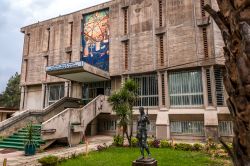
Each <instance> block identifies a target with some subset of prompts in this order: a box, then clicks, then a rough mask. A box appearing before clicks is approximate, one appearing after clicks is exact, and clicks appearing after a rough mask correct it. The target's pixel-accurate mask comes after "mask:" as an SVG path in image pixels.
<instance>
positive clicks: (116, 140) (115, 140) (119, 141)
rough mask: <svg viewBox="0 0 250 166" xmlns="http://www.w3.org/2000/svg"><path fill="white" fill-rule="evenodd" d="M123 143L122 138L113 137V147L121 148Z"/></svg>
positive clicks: (118, 136)
mask: <svg viewBox="0 0 250 166" xmlns="http://www.w3.org/2000/svg"><path fill="white" fill-rule="evenodd" d="M123 143H124V137H123V136H121V135H115V136H114V137H113V144H114V145H115V146H123Z"/></svg>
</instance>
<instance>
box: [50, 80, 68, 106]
mask: <svg viewBox="0 0 250 166" xmlns="http://www.w3.org/2000/svg"><path fill="white" fill-rule="evenodd" d="M63 97H64V84H61V85H49V100H48V103H49V105H50V104H53V103H55V102H56V101H57V100H60V99H61V98H63Z"/></svg>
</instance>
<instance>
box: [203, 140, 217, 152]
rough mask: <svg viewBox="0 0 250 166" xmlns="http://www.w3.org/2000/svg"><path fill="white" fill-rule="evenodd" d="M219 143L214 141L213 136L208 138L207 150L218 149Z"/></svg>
mask: <svg viewBox="0 0 250 166" xmlns="http://www.w3.org/2000/svg"><path fill="white" fill-rule="evenodd" d="M218 148H219V147H218V145H217V144H216V143H215V142H214V141H213V139H212V138H208V140H207V142H206V145H205V150H206V151H209V150H216V149H218Z"/></svg>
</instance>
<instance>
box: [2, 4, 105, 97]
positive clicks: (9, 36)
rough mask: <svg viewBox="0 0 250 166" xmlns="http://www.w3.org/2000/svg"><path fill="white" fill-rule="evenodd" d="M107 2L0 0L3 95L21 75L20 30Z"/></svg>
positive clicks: (21, 45) (21, 44) (21, 46)
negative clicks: (18, 74)
mask: <svg viewBox="0 0 250 166" xmlns="http://www.w3.org/2000/svg"><path fill="white" fill-rule="evenodd" d="M107 1H110V0H0V93H1V92H3V91H4V90H5V87H6V85H7V82H8V80H9V78H10V77H11V76H12V75H14V74H15V72H18V73H20V72H21V61H22V51H23V50H22V49H23V37H24V36H23V34H22V33H21V32H20V28H21V27H23V26H26V25H29V24H33V23H36V22H38V21H43V20H46V19H50V18H53V17H57V16H59V15H64V14H67V13H71V12H74V11H77V10H81V9H84V8H87V7H90V6H93V5H97V4H100V3H103V2H107ZM79 35H80V34H79Z"/></svg>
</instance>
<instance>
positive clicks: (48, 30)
mask: <svg viewBox="0 0 250 166" xmlns="http://www.w3.org/2000/svg"><path fill="white" fill-rule="evenodd" d="M47 33H48V41H47V51H49V49H50V45H49V44H50V28H48V29H47Z"/></svg>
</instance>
